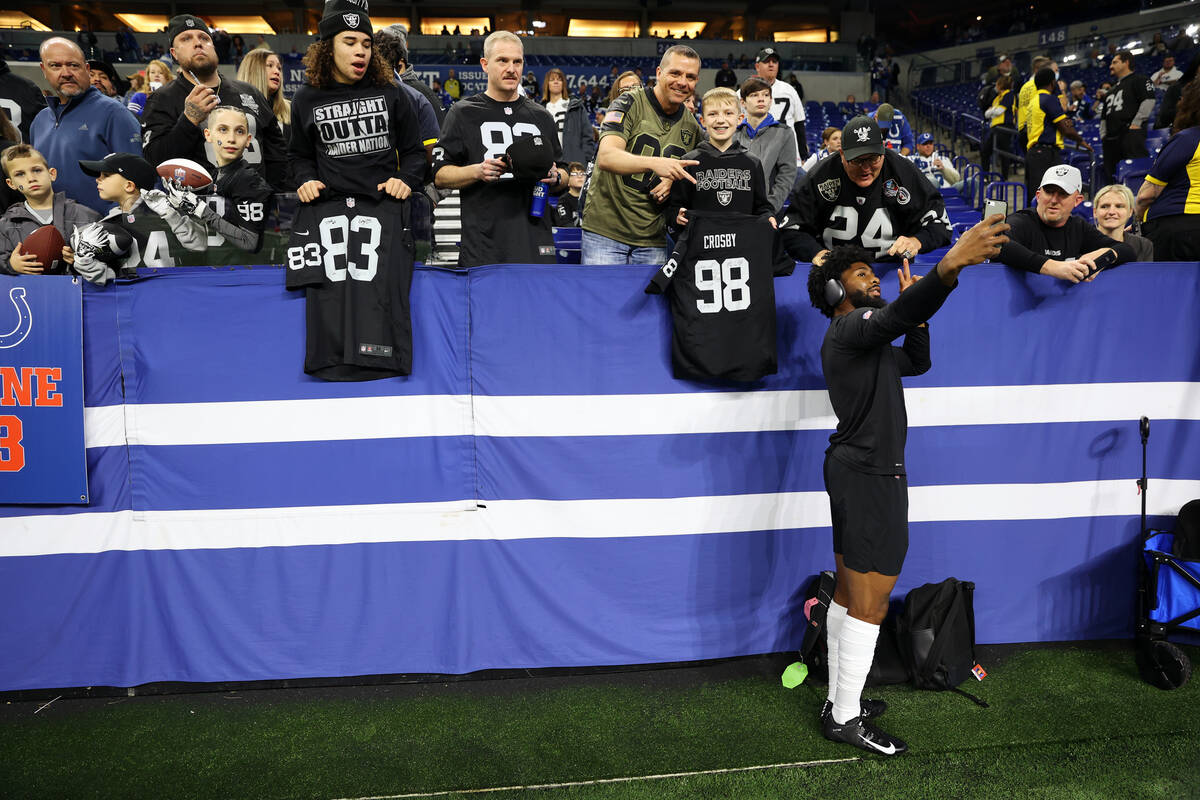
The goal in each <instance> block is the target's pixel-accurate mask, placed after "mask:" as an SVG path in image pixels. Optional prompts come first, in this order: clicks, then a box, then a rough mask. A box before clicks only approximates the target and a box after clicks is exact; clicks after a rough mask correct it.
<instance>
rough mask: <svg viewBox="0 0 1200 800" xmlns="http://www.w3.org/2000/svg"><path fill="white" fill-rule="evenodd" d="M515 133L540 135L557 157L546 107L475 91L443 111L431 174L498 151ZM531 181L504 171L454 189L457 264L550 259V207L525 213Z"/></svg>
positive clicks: (496, 155)
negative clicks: (458, 222) (458, 221)
mask: <svg viewBox="0 0 1200 800" xmlns="http://www.w3.org/2000/svg"><path fill="white" fill-rule="evenodd" d="M518 136H541V137H543V138H544V140H545V141H547V142H549V143H550V145H551V146H552V147H553V149H554V160H555V162H559V161H562V145H561V144H560V143H559V141H558V128H557V127H556V126H555V124H554V118H553V117H551V116H550V113H549V112H548V111H546V109H544V108H542V107H541V106H539V105H538V104H537V103H534V102H532V101H530V100H527V99H526V98H524V97H518V98H517V99H516V100H513V101H512V102H510V103H502V102H500V101H499V100H493V99H492V98H490V97H488V96H487V95H486V94H477V95H474V96H473V97H468V98H466V99H465V100H460V101H459V102H457V103H455V104H454V105H453V106H451V107H450V110H449V111H448V112H447V113H446V122H445V124H444V125H443V126H442V135H441V138H439V139H438V143H437V145H436V146H435V147H434V148H433V172H434V175H436V174H437V172H438V171H439V170H440V169H442V167H445V166H447V165H452V166H456V167H465V166H468V165H470V164H478V163H480V162H481V161H484V160H485V159H489V158H499V157H500V156H502V155H504V152H505V151H506V150H507V149H508V146H509V145H510V144H512V142H513V140H514V139H516V138H517V137H518ZM532 193H533V186H531V185H530V184H528V183H523V182H520V181H517V180H515V179H514V178H513V175H512V173H510V172H506V173H504V174H503V175H501V176H500V180H498V181H496V182H494V183H484V182H483V181H477V182H475V183H472V184H471V185H470V186H466V187H464V188H463V189H461V190H460V195H461V198H462V201H461V202H462V210H463V214H462V242H461V243H460V246H459V255H458V265H459V266H460V267H477V266H479V265H481V264H553V263H554V262H555V260H556V259H555V250H554V234H553V232H552V231H551V225H552V222H553V217H554V212H553V209H552V208H551V207H550V204H549V203H547V204H546V207H545V212H544V213H543V215H542V216H541V217H533V216H530V213H529V212H530V208H531V204H532Z"/></svg>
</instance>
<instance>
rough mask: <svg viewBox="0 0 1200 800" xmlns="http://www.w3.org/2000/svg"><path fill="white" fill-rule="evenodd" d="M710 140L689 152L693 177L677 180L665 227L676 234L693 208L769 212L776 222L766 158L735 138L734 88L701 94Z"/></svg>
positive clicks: (738, 112) (739, 117) (738, 119)
mask: <svg viewBox="0 0 1200 800" xmlns="http://www.w3.org/2000/svg"><path fill="white" fill-rule="evenodd" d="M701 106H702V108H703V109H704V117H703V119H704V128H705V130H706V131H707V132H708V141H707V142H701V143H700V145H699V146H698V147H697V148H696V149H695V150H692V151H691V152H690V153H687V154H686V155H684V157H683V163H687V162H689V161H691V162H694V163H692V164H689V165H688V166H687V167H686V169H687V172H688V174H689V175H690V176H692V178H693V179H694V180H695V183H693V182H692V181H690V180H684V181H676V182H675V183H674V185H673V186H672V187H671V197H670V199H669V200H667V230H668V232H670V234H671V236H672V237H676V238H677V237H678V236H679V233H680V231H681V230H682V229H683V227H684V226H686V225H687V224H688V212H689V211H693V210H694V211H720V212H735V213H738V214H753V215H756V216H766V217H768V218H770V219H771V223H772V224H774V218H773V217H771V215H772V214H773V213H774V208H773V207H772V206H771V201H770V200H769V199H768V198H767V189H766V180H765V179H764V178H763V169H762V162H760V161H759V160H758V159H757V158H755V157H754V156H753V155H751V154H750V153H749V152H747V150H746V148H745V147H743V146H742V145H741V143H740V142H737V141H735V140H734V134H735V133H736V132H737V128H738V125H739V124H740V123H741V121H742V110H741V104H740V103H739V102H738V96H737V94H736V93H735V92H734V91H733V90H732V89H726V88H724V87H718V88H716V89H710V90H708V91H707V92H705V94H704V97H703V98H701Z"/></svg>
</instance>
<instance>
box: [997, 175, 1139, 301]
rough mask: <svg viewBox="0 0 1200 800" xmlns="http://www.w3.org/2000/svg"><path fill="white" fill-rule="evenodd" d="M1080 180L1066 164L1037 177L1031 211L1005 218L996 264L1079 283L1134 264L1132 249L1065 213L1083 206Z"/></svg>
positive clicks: (1024, 210)
mask: <svg viewBox="0 0 1200 800" xmlns="http://www.w3.org/2000/svg"><path fill="white" fill-rule="evenodd" d="M1082 188H1083V176H1082V175H1080V174H1079V170H1078V169H1077V168H1075V167H1072V166H1070V165H1068V164H1059V165H1057V166H1053V167H1050V169H1048V170H1046V172H1045V174H1044V175H1042V181H1041V184H1040V185H1039V188H1038V190H1037V194H1036V197H1037V205H1036V206H1035V207H1034V208H1024V209H1021V210H1020V211H1017V212H1016V213H1014V214H1009V215H1008V219H1006V220H1005V222H1007V223H1008V224H1009V226H1010V227H1011V230H1009V232H1008V242H1007V243H1006V244H1005V245H1004V246H1003V247H1001V248H1000V255H999V256H998V257H997V258H996V260H997V261H1000V262H1001V263H1003V264H1006V265H1008V266H1010V267H1015V268H1017V269H1023V270H1026V271H1027V272H1036V273H1040V274H1042V275H1049V276H1051V277H1053V278H1058V279H1059V280H1064V281H1070V282H1071V283H1079V282H1080V281H1082V280H1090V279H1091V278H1092V277H1094V276H1095V274H1096V273H1097V272H1099V271H1100V270H1101V269H1106V268H1108V267H1115V266H1117V265H1118V264H1123V263H1125V262H1126V261H1133V260H1135V254H1134V252H1133V248H1131V247H1130V246H1129V245H1128V244H1126V243H1124V242H1118V241H1115V240H1113V239H1110V238H1109V237H1107V236H1105V235H1104V234H1103V233H1101V232H1100V231H1098V230H1096V228H1095V227H1094V226H1092V225H1090V224H1088V222H1087V220H1085V219H1084V218H1083V217H1080V216H1077V215H1075V214H1072V213H1071V211H1072V210H1073V209H1074V208H1075V207H1076V206H1078V205H1079V204H1080V203H1082V202H1083V195H1082V194H1081V193H1080V189H1082Z"/></svg>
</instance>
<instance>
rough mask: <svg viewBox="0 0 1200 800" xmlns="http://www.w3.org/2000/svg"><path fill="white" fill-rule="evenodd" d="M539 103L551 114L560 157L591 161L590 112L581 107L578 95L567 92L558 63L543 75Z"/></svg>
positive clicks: (593, 147)
mask: <svg viewBox="0 0 1200 800" xmlns="http://www.w3.org/2000/svg"><path fill="white" fill-rule="evenodd" d="M542 105H543V106H545V107H546V110H547V111H549V112H550V116H552V117H554V124H555V126H556V127H557V128H558V143H559V144H561V145H562V150H563V161H567V162H570V161H579V162H581V163H583V164H586V163H588V162H589V161H591V160H592V154H593V152H594V151H595V146H594V145H593V143H592V120H591V115H590V114H588V112H587V109H586V108H584V107H583V101H582V100H581V99H579V98H578V97H571V95H570V94H568V92H567V76H566V75H565V74H564V73H563V71H562V70H561V69H559V68H558V67H552V68H551V69H549V70H548V71H547V72H546V77H545V78H543V79H542Z"/></svg>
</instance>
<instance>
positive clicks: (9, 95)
mask: <svg viewBox="0 0 1200 800" xmlns="http://www.w3.org/2000/svg"><path fill="white" fill-rule="evenodd" d="M45 107H46V98H45V97H43V96H42V90H41V89H39V88H38V87H37V84H36V83H34V82H33V81H31V80H29V79H28V78H23V77H21V76H20V75H17V74H16V73H14V72H13V71H12V69H11V68H10V67H9V66H8V62H6V61H5V60H4V57H3V56H0V108H3V109H4V113H5V114H8V120H9V122H11V123H12V124H13V125H15V126H17V130H19V131H20V132H21V140H22V141H24V142H28V141H29V123H31V122H33V118H34V117H36V116H37V115H38V112H39V111H41V110H42V109H43V108H45Z"/></svg>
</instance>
